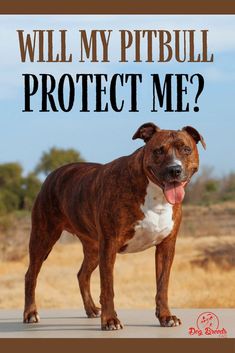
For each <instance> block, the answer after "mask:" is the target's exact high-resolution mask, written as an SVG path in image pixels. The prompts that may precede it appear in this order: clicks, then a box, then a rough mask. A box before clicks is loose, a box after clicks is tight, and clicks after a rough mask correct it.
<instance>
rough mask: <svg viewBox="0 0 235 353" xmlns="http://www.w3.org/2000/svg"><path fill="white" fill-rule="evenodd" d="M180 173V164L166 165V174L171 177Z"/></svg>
mask: <svg viewBox="0 0 235 353" xmlns="http://www.w3.org/2000/svg"><path fill="white" fill-rule="evenodd" d="M181 173H182V167H181V166H180V165H172V166H170V167H168V174H169V175H170V176H171V177H173V178H178V177H179V176H180V174H181Z"/></svg>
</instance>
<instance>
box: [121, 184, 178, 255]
mask: <svg viewBox="0 0 235 353" xmlns="http://www.w3.org/2000/svg"><path fill="white" fill-rule="evenodd" d="M141 211H142V212H143V214H144V218H143V219H142V220H140V221H138V222H137V224H136V226H135V233H134V236H133V237H132V238H131V239H130V240H128V242H127V243H126V244H125V245H126V247H125V250H124V251H123V253H131V252H138V251H142V250H145V249H147V248H149V247H151V246H154V245H157V244H159V243H161V241H162V240H163V239H164V238H166V237H167V236H168V235H169V234H170V233H171V231H172V228H173V225H174V222H173V206H172V205H171V204H169V203H168V202H166V200H165V197H164V195H163V192H162V190H161V189H160V188H159V187H158V186H157V185H155V184H153V183H152V182H149V184H148V187H147V193H146V196H145V200H144V204H143V205H141Z"/></svg>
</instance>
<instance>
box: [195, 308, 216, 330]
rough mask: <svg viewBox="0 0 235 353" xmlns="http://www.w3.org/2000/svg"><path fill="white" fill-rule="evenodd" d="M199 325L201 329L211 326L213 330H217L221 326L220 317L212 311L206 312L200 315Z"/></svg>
mask: <svg viewBox="0 0 235 353" xmlns="http://www.w3.org/2000/svg"><path fill="white" fill-rule="evenodd" d="M197 327H198V329H199V330H205V329H206V328H210V329H212V330H217V329H218V327H219V319H218V316H216V315H215V314H214V313H212V312H204V313H201V314H200V315H199V316H198V319H197Z"/></svg>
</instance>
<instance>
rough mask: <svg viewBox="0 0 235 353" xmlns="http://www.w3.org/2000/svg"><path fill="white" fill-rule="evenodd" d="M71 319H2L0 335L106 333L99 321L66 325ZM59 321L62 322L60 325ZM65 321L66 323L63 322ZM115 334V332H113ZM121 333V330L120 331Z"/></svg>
mask: <svg viewBox="0 0 235 353" xmlns="http://www.w3.org/2000/svg"><path fill="white" fill-rule="evenodd" d="M68 319H71V317H65V316H63V317H47V318H43V319H42V320H41V322H40V323H37V324H24V323H23V322H19V319H18V318H11V319H2V320H1V323H0V333H1V334H3V333H14V332H15V333H20V332H21V333H27V332H31V333H33V332H40V331H45V332H52V331H71V332H74V331H76V332H77V333H79V331H87V332H89V331H91V332H108V331H101V328H100V319H99V318H97V319H93V320H91V322H90V323H87V322H84V323H81V322H77V323H71V324H70V323H67V320H68ZM73 319H78V320H79V321H80V320H86V321H87V320H88V319H87V317H85V316H84V317H83V316H82V317H73ZM47 320H58V322H57V323H51V322H50V323H46V321H47ZM60 320H63V321H62V322H61V323H60V322H59V321H60ZM64 320H66V322H64ZM124 326H125V327H124V329H125V328H134V327H136V328H137V327H156V328H159V327H160V325H159V324H158V323H156V324H141V323H139V324H128V323H127V324H125V325H124ZM113 332H116V331H113ZM120 332H122V330H120Z"/></svg>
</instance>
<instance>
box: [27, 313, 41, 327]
mask: <svg viewBox="0 0 235 353" xmlns="http://www.w3.org/2000/svg"><path fill="white" fill-rule="evenodd" d="M39 321H40V317H39V315H38V312H37V311H31V312H25V313H24V323H25V324H35V323H37V322H39Z"/></svg>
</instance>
